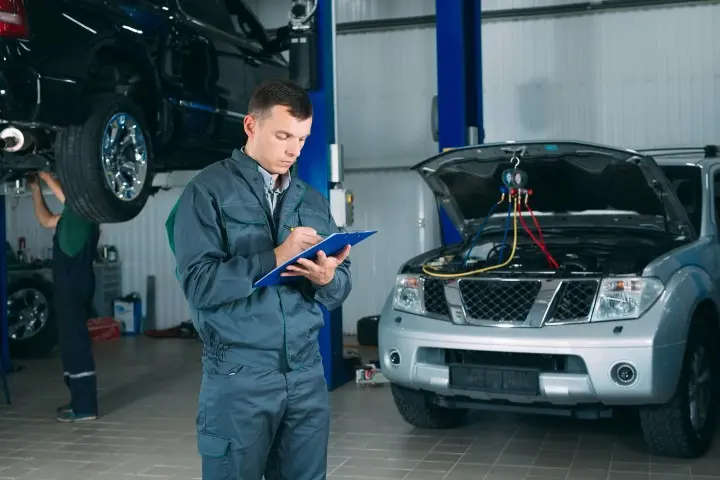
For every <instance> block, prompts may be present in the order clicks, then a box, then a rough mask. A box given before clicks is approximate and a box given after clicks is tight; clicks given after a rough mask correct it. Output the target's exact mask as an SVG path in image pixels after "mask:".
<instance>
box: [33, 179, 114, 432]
mask: <svg viewBox="0 0 720 480" xmlns="http://www.w3.org/2000/svg"><path fill="white" fill-rule="evenodd" d="M39 175H40V178H41V179H42V180H43V181H44V182H45V183H46V184H47V185H48V187H50V189H51V190H52V191H53V193H54V194H55V197H56V198H57V199H58V200H59V201H60V202H61V203H63V204H64V203H65V195H64V194H63V191H62V188H61V187H60V183H59V182H58V181H57V180H56V179H55V178H54V177H53V176H51V175H50V174H48V173H47V172H41V173H40V174H39ZM28 184H29V185H30V189H31V191H32V199H33V206H34V208H35V216H36V217H37V219H38V221H39V222H40V225H42V226H43V227H45V228H50V229H55V235H53V254H52V256H53V258H52V273H53V289H54V292H53V308H54V309H55V317H56V318H57V324H58V335H59V339H60V342H59V343H60V358H61V361H62V367H63V369H64V378H65V384H66V385H67V387H68V389H69V390H70V403H68V404H67V405H62V406H60V407H58V408H57V420H58V421H59V422H66V423H72V422H80V421H87V420H95V419H96V418H97V415H98V403H97V379H96V377H95V360H94V358H93V352H92V342H91V340H90V332H89V331H88V327H87V322H88V319H89V318H90V314H91V305H92V298H93V294H94V292H95V273H94V270H93V263H94V261H95V257H96V256H97V246H98V240H99V238H100V226H99V225H98V224H95V223H92V222H90V221H89V220H87V219H85V218H84V217H82V216H80V215H79V214H77V213H76V212H74V211H73V210H72V209H70V208H69V207H67V206H65V207H64V208H63V211H62V213H61V214H55V213H52V212H51V211H50V209H49V208H48V207H47V204H46V203H45V199H44V197H43V194H42V191H41V189H40V183H39V181H38V179H37V177H36V176H30V177H29V178H28Z"/></svg>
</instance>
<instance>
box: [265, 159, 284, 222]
mask: <svg viewBox="0 0 720 480" xmlns="http://www.w3.org/2000/svg"><path fill="white" fill-rule="evenodd" d="M258 171H259V172H260V174H261V175H262V178H263V186H264V187H265V196H266V197H267V199H268V203H269V204H270V211H271V212H273V213H275V206H276V205H277V202H278V198H279V197H280V196H281V195H282V194H283V193H284V192H285V190H287V188H288V187H289V186H290V173H285V174H283V175H280V176H279V178H278V179H279V180H280V186H278V187H275V182H274V181H273V178H272V175H270V173H269V172H268V171H267V170H265V169H264V168H262V167H261V166H260V165H258Z"/></svg>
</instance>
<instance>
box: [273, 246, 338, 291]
mask: <svg viewBox="0 0 720 480" xmlns="http://www.w3.org/2000/svg"><path fill="white" fill-rule="evenodd" d="M348 255H350V245H346V246H345V248H343V250H342V252H340V253H339V254H337V255H333V256H330V257H328V256H327V255H325V252H323V251H322V250H320V251H319V252H318V254H317V258H316V259H315V261H314V262H313V261H312V260H308V259H307V258H301V259H299V260H298V261H297V263H296V264H295V265H289V266H288V267H287V270H288V271H287V272H283V273H281V276H283V277H305V278H307V279H308V280H310V281H311V282H312V283H314V284H315V285H318V286H323V285H327V284H328V283H330V282H331V281H332V279H333V277H334V276H335V269H336V268H337V267H338V265H340V264H341V263H342V262H344V261H345V259H346V258H347V256H348Z"/></svg>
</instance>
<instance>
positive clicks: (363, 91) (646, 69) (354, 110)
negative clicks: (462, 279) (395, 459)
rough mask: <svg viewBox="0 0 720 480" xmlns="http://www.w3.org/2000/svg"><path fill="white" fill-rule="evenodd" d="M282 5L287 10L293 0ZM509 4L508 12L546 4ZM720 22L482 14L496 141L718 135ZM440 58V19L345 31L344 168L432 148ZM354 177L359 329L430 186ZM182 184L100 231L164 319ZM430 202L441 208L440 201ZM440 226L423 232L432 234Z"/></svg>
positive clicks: (16, 221) (404, 178)
mask: <svg viewBox="0 0 720 480" xmlns="http://www.w3.org/2000/svg"><path fill="white" fill-rule="evenodd" d="M277 1H278V2H281V4H282V5H283V8H286V6H287V4H288V2H287V1H286V0H277ZM498 1H499V0H498ZM275 2H276V0H263V2H259V5H260V6H261V10H260V16H261V17H263V16H265V15H275V18H276V19H277V20H275V21H274V24H275V25H279V24H281V23H282V22H284V21H285V20H284V19H285V13H284V12H286V10H282V11H281V10H279V9H277V8H278V7H276V10H275V13H274V14H273V13H272V11H271V10H272V9H271V7H272V4H273V3H275ZM493 3H495V5H493ZM512 3H513V4H512V5H507V6H505V3H503V4H502V8H509V7H510V6H513V7H525V6H533V5H535V4H538V5H541V4H548V2H542V0H523V1H521V0H513V2H512ZM555 3H556V2H553V4H555ZM338 4H339V7H338V20H339V21H341V22H344V21H353V20H363V19H368V18H383V17H388V16H394V17H404V16H412V15H426V14H430V13H432V6H433V5H434V2H433V1H429V0H428V1H418V2H394V1H393V2H387V1H385V0H374V1H373V0H339V3H338ZM383 5H384V6H383ZM389 5H392V6H393V8H395V10H393V9H391V8H390V7H389ZM399 5H403V7H399ZM498 5H499V4H498V3H497V1H496V2H491V1H489V0H488V1H487V2H485V1H484V2H483V6H484V8H492V7H495V8H497V7H498ZM262 8H266V9H270V10H267V11H269V12H270V13H263V11H262ZM718 23H720V6H718V5H706V6H693V7H681V8H665V9H655V10H648V11H632V12H617V13H602V14H594V15H588V16H575V17H565V18H546V19H530V20H523V21H512V22H492V23H488V24H485V25H484V26H483V34H482V38H483V65H484V84H485V85H484V101H485V130H486V139H487V140H488V141H494V140H505V139H540V138H560V139H579V140H588V141H596V142H603V143H609V144H616V145H623V146H633V147H644V146H664V145H676V144H704V143H710V142H716V143H717V142H719V141H720V139H718V136H720V93H718V92H719V91H720V47H718V46H717V43H716V41H715V39H714V35H713V28H712V26H713V25H717V24H718ZM435 56H436V51H435V31H434V28H424V29H410V30H401V31H395V32H381V33H365V34H350V35H341V36H340V37H339V38H338V77H339V78H338V95H339V99H340V100H339V101H340V104H339V109H338V110H339V111H338V115H339V128H340V132H339V135H340V142H341V143H342V144H343V145H344V151H345V165H346V167H348V168H352V169H358V168H360V169H362V168H374V167H398V166H408V165H412V164H414V163H416V162H417V161H419V160H422V159H423V158H424V157H426V156H428V155H432V154H433V153H435V151H436V149H437V145H436V144H434V143H432V141H431V140H430V120H429V115H430V109H429V105H430V98H431V96H432V95H433V94H434V93H435V92H436V75H437V73H436V66H435V65H436V60H435ZM345 181H346V184H347V186H348V188H351V189H352V190H353V191H354V193H355V199H356V209H355V212H356V217H357V219H358V220H357V223H356V225H355V227H354V228H364V226H365V225H367V226H368V227H372V228H378V229H380V230H381V234H379V235H378V236H377V237H376V239H375V240H373V241H370V243H368V244H367V245H364V246H358V248H357V249H356V250H355V251H354V252H353V259H354V266H353V274H354V275H355V288H354V290H353V294H352V296H351V298H350V299H349V300H348V302H347V304H346V307H345V315H344V317H345V329H346V331H348V332H352V331H354V322H355V321H356V320H357V318H359V317H360V316H364V315H369V314H373V313H376V311H377V310H378V309H379V305H380V304H381V302H382V299H384V297H385V294H386V292H387V291H388V290H389V288H390V285H391V284H392V280H393V278H394V275H395V272H396V270H397V266H398V265H399V264H400V262H401V261H402V260H405V259H407V258H408V257H410V256H411V255H413V254H414V253H415V251H416V250H417V249H418V248H420V247H419V246H418V243H417V242H418V241H419V240H418V239H419V235H420V233H419V231H418V227H417V223H416V222H417V218H418V213H417V212H418V208H417V205H419V203H420V202H419V200H418V198H419V197H418V193H417V189H418V188H424V187H419V183H414V182H418V179H416V178H414V177H413V175H412V174H409V173H406V174H401V173H399V172H382V171H379V170H372V171H367V172H364V173H363V172H357V171H353V172H352V173H348V174H346V177H345ZM177 194H178V192H177V191H176V190H175V191H170V192H163V193H160V194H159V195H158V196H157V197H155V198H154V199H152V200H151V202H150V204H149V205H148V208H147V209H146V210H145V211H144V212H143V214H142V215H141V216H140V217H139V218H138V219H136V220H134V221H132V222H128V223H126V224H123V225H112V226H106V227H105V228H104V234H103V241H104V242H106V243H114V244H116V245H117V246H118V247H119V248H120V255H121V259H122V261H123V263H124V272H123V276H124V282H123V284H124V290H125V291H127V292H130V291H138V292H140V293H141V294H143V295H144V293H145V283H146V281H145V278H146V276H147V275H148V274H155V275H157V277H158V280H157V284H158V294H159V298H158V310H157V312H158V316H159V318H158V327H160V328H165V327H171V326H174V325H176V324H177V323H179V322H180V321H183V320H186V319H187V318H188V314H187V307H186V304H185V301H184V299H183V298H182V294H181V292H180V290H179V288H178V287H177V281H176V280H175V278H174V276H173V273H172V272H173V263H172V257H171V255H170V252H169V249H168V248H167V241H166V239H165V232H164V222H165V218H166V215H167V213H168V212H169V210H170V208H171V206H172V204H173V202H174V201H175V199H176V198H177ZM425 195H426V200H425V201H427V202H429V194H428V193H427V191H426V192H425ZM410 198H412V201H410V200H409V199H410ZM7 204H8V206H7V209H8V239H9V240H10V241H11V243H12V244H13V245H15V242H16V239H17V237H18V236H19V235H21V234H22V235H25V236H26V237H28V244H29V247H30V248H31V249H33V251H34V252H40V251H42V249H43V248H46V247H47V246H49V244H50V243H49V240H50V237H49V234H48V232H42V231H41V229H39V228H38V227H37V225H36V222H35V220H34V217H33V215H32V207H31V203H30V200H29V199H21V200H19V201H18V202H16V204H14V203H13V201H12V200H8V202H7ZM13 207H14V208H13ZM425 211H426V212H428V211H431V212H432V214H433V215H434V210H433V209H431V208H428V207H426V210H425ZM393 217H394V218H393ZM397 219H400V220H397ZM428 222H429V223H428V225H429V224H430V222H432V225H433V228H436V225H435V222H434V221H432V220H428ZM436 233H437V232H430V231H427V232H426V234H425V235H426V238H427V239H428V240H427V242H428V243H432V241H435V240H436ZM433 238H435V240H432V239H433ZM431 246H432V245H427V247H428V248H430V247H431ZM417 251H419V250H417Z"/></svg>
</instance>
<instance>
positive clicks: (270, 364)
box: [166, 81, 351, 480]
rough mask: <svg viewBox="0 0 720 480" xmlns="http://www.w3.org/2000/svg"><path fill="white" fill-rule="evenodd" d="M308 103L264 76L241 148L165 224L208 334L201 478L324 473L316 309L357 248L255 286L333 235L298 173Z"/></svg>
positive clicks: (345, 285) (208, 172)
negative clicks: (294, 172) (294, 169)
mask: <svg viewBox="0 0 720 480" xmlns="http://www.w3.org/2000/svg"><path fill="white" fill-rule="evenodd" d="M311 122H312V104H311V103H310V99H309V98H308V95H307V93H306V92H305V90H303V89H302V88H300V87H298V86H297V85H295V84H293V83H291V82H288V81H273V82H269V83H266V84H264V85H262V86H261V87H260V88H259V89H258V90H257V91H256V92H255V94H254V95H253V97H252V99H251V100H250V105H249V114H248V116H247V117H245V124H244V127H245V132H246V133H247V137H248V140H247V144H246V145H245V147H244V148H243V149H241V150H236V151H235V152H234V153H233V154H232V157H231V158H228V159H226V160H223V161H221V162H218V163H216V164H213V165H210V166H209V167H207V168H205V169H204V170H203V171H201V172H200V173H199V174H198V175H197V176H196V177H195V178H194V179H193V180H192V181H191V182H190V183H189V184H188V185H187V187H186V188H185V190H184V192H183V194H182V195H181V197H180V199H179V200H178V203H177V204H176V206H175V208H174V209H173V212H172V213H171V215H170V217H169V218H168V221H167V222H166V227H167V231H168V237H169V241H170V245H171V247H172V248H173V249H174V253H175V259H176V262H177V275H178V278H179V280H180V284H181V286H182V289H183V291H184V292H185V296H186V298H187V300H188V303H189V305H190V307H191V311H192V314H193V323H194V324H195V327H196V329H197V330H198V332H199V334H200V337H201V339H202V341H203V343H204V350H203V358H202V365H203V377H202V383H201V386H200V398H199V411H198V416H197V428H198V450H199V452H200V455H201V456H202V478H203V479H204V480H240V479H242V480H261V478H262V477H263V475H264V477H265V479H266V480H279V479H292V480H318V479H324V478H326V473H325V471H326V468H327V447H328V434H329V428H330V405H329V399H328V391H327V386H326V383H325V378H324V373H323V365H322V360H321V357H320V352H319V348H318V342H317V337H318V331H319V330H320V328H321V327H322V325H323V313H322V310H321V306H324V307H326V308H327V309H328V310H332V309H334V308H336V307H338V306H340V304H341V303H342V302H343V301H344V300H345V298H346V297H347V296H348V294H349V293H350V288H351V280H350V270H349V267H350V261H349V260H348V258H347V257H348V253H349V247H346V248H345V250H343V251H342V252H341V253H340V254H338V255H337V256H329V255H324V254H318V256H317V258H316V259H315V260H314V261H311V260H302V261H300V262H298V263H297V264H295V266H293V267H292V268H290V269H289V270H288V271H287V275H289V276H293V277H296V278H294V279H293V281H292V282H291V283H288V284H285V285H283V286H270V287H262V288H258V289H255V288H253V284H254V282H255V281H257V280H259V279H260V278H261V277H263V276H264V275H265V274H267V273H269V272H270V271H271V270H273V269H274V268H276V267H277V266H280V265H282V264H283V263H285V262H286V261H287V260H289V259H291V258H292V257H294V256H295V255H296V254H298V253H300V252H301V251H303V250H305V249H307V248H308V247H310V246H312V245H315V244H316V243H317V242H319V241H320V240H321V239H320V235H327V234H329V233H333V232H337V231H339V230H338V228H337V226H336V224H335V222H334V221H333V219H332V216H331V215H330V208H329V204H328V201H327V199H326V198H325V197H323V196H322V195H321V194H320V193H318V192H317V191H315V190H313V189H312V188H311V187H310V186H308V185H307V184H305V183H304V182H302V181H301V180H299V179H298V178H295V177H294V176H293V177H292V178H291V175H290V167H291V166H292V165H293V164H294V163H295V161H296V160H297V158H298V156H299V155H300V150H301V149H302V147H303V144H304V142H305V139H306V138H307V137H308V135H309V134H310V125H311Z"/></svg>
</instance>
